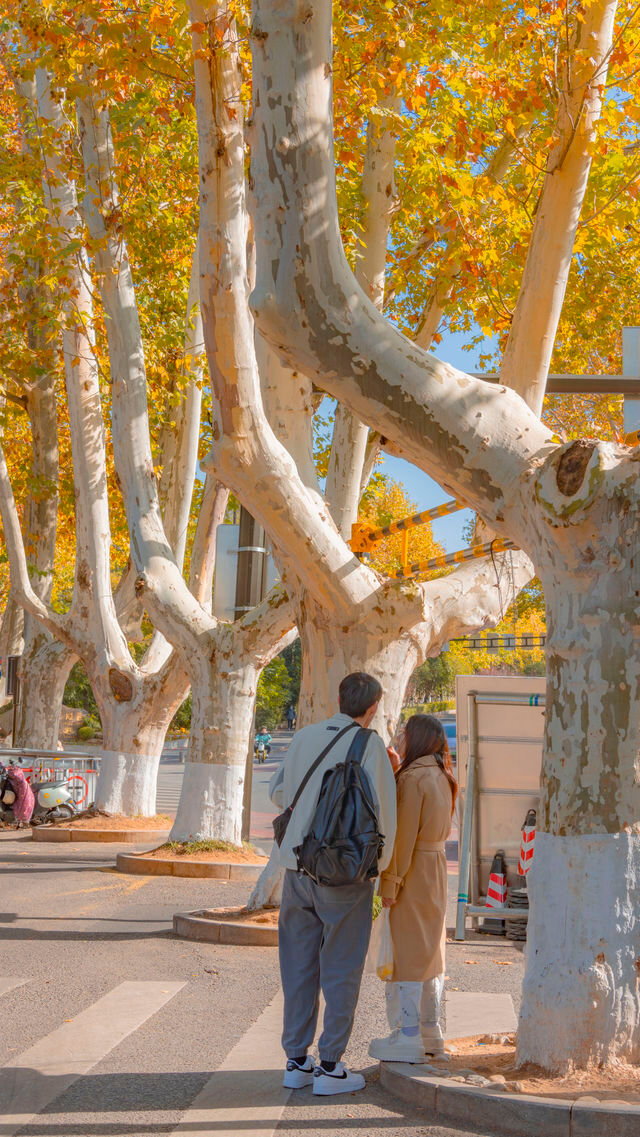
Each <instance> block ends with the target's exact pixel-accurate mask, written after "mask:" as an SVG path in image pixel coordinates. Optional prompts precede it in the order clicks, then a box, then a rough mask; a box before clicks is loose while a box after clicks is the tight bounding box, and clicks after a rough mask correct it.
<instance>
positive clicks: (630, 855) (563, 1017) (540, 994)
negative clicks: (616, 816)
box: [517, 833, 640, 1072]
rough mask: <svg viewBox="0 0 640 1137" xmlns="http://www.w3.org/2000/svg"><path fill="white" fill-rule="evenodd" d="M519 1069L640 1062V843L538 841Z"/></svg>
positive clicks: (628, 837) (531, 879)
mask: <svg viewBox="0 0 640 1137" xmlns="http://www.w3.org/2000/svg"><path fill="white" fill-rule="evenodd" d="M527 883H528V887H529V894H530V903H531V913H530V916H529V925H528V932H527V948H526V954H527V969H526V975H525V980H524V985H523V992H522V996H523V998H522V1010H521V1012H520V1025H519V1030H518V1053H517V1059H518V1062H519V1063H524V1062H535V1063H537V1065H539V1066H542V1067H544V1068H545V1069H549V1070H557V1071H559V1072H563V1071H566V1070H568V1069H570V1068H571V1066H572V1065H575V1066H578V1067H584V1066H587V1065H589V1064H590V1063H598V1064H601V1063H605V1064H606V1063H609V1062H613V1061H615V1060H616V1059H621V1060H625V1061H628V1062H638V1061H639V1060H640V992H639V985H640V937H639V916H638V913H640V836H638V835H635V834H628V833H616V834H598V835H595V836H578V837H554V836H551V835H550V834H548V833H537V834H536V850H535V857H534V859H533V864H532V868H531V871H530V872H529V875H528V877H527Z"/></svg>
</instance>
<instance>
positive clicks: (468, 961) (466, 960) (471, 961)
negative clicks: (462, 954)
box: [464, 959, 480, 963]
mask: <svg viewBox="0 0 640 1137" xmlns="http://www.w3.org/2000/svg"><path fill="white" fill-rule="evenodd" d="M464 962H465V963H480V960H479V959H465V961H464Z"/></svg>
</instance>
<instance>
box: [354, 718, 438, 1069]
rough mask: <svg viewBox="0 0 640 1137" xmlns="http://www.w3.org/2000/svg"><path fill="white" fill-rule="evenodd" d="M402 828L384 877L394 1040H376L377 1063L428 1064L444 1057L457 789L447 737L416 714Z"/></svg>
mask: <svg viewBox="0 0 640 1137" xmlns="http://www.w3.org/2000/svg"><path fill="white" fill-rule="evenodd" d="M397 749H398V755H399V757H400V758H401V759H402V761H401V764H400V767H399V769H398V771H397V774H396V787H397V795H398V828H397V832H396V841H395V846H394V850H393V856H392V858H391V863H390V864H389V866H388V868H387V869H386V870H385V872H384V873H383V874H382V876H381V878H380V895H381V896H382V903H383V906H384V907H385V908H389V909H390V913H389V917H390V925H391V939H392V942H393V975H392V978H391V981H390V982H388V983H387V984H386V989H385V991H386V999H387V1017H388V1019H389V1026H390V1027H391V1028H392V1029H391V1034H389V1035H388V1036H387V1037H386V1038H374V1039H373V1041H372V1042H371V1045H370V1047H369V1054H370V1055H371V1057H372V1058H379V1059H382V1060H383V1061H387V1062H424V1056H425V1051H426V1052H427V1053H428V1054H441V1053H443V1051H444V1040H443V1035H442V1031H441V1029H440V1023H439V1019H440V1001H441V999H442V990H443V987H444V945H445V935H446V932H445V917H446V910H447V860H446V856H445V849H444V845H445V841H446V839H447V837H448V836H449V833H450V831H451V817H452V814H453V810H454V807H455V801H456V795H457V792H458V783H457V782H456V779H455V778H454V776H453V771H452V768H451V757H450V755H449V748H448V746H447V739H446V736H445V733H444V730H443V728H442V724H441V723H440V721H439V720H438V719H436V718H434V717H433V715H413V716H412V718H410V719H408V720H407V723H406V726H405V728H404V730H403V731H402V733H401V735H400V738H399V740H398V748H397Z"/></svg>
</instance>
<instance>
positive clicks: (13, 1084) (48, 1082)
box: [0, 981, 185, 1137]
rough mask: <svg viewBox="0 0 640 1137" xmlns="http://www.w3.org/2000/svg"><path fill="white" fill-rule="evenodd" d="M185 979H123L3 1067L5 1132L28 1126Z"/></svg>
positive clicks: (0, 1128)
mask: <svg viewBox="0 0 640 1137" xmlns="http://www.w3.org/2000/svg"><path fill="white" fill-rule="evenodd" d="M184 986H185V984H184V983H169V982H165V983H156V982H143V981H140V982H127V983H120V984H119V985H118V986H117V987H114V989H113V990H112V991H109V993H108V995H104V996H103V998H102V999H98V1001H97V1002H96V1003H93V1004H92V1005H91V1006H90V1007H87V1009H86V1010H84V1011H81V1012H80V1013H79V1014H77V1015H76V1016H75V1018H74V1019H72V1020H71V1021H70V1022H66V1023H63V1024H62V1026H59V1027H58V1028H57V1030H54V1031H52V1032H51V1034H48V1035H47V1036H46V1037H45V1038H42V1039H40V1041H39V1042H36V1044H35V1046H32V1047H31V1048H30V1049H29V1050H25V1051H24V1053H23V1054H20V1055H19V1056H18V1057H17V1058H14V1059H12V1061H11V1062H8V1063H7V1065H6V1066H3V1067H2V1069H1V1070H0V1134H1V1135H2V1137H13V1135H14V1134H15V1133H17V1132H18V1130H19V1129H21V1128H22V1126H23V1125H26V1124H27V1122H29V1121H31V1119H32V1118H33V1117H35V1116H36V1114H38V1113H39V1112H40V1110H41V1109H44V1108H45V1106H47V1105H49V1103H50V1102H52V1101H53V1100H54V1099H55V1098H57V1097H59V1095H60V1094H61V1093H63V1092H64V1090H66V1089H67V1088H68V1086H70V1085H71V1084H72V1083H73V1082H75V1081H77V1079H78V1078H80V1077H81V1076H82V1075H83V1074H86V1073H87V1072H88V1071H89V1070H90V1069H91V1067H92V1066H95V1065H96V1063H97V1062H100V1061H101V1059H102V1058H104V1057H105V1055H106V1054H108V1053H109V1051H110V1050H113V1048H114V1046H117V1045H118V1044H119V1043H120V1042H122V1040H123V1039H124V1038H126V1037H127V1035H129V1034H131V1033H132V1032H133V1031H134V1030H137V1029H138V1027H140V1026H142V1024H143V1023H144V1022H146V1020H147V1019H148V1018H151V1016H152V1015H154V1014H156V1012H157V1011H159V1010H160V1009H161V1007H163V1006H164V1005H165V1003H168V1002H169V1000H170V999H172V998H173V997H174V995H177V993H178V991H180V990H181V989H182V988H183V987H184Z"/></svg>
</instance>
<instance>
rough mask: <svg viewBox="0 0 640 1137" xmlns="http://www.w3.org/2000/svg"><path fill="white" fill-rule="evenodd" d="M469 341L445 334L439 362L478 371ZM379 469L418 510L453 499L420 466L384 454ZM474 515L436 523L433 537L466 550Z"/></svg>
mask: <svg viewBox="0 0 640 1137" xmlns="http://www.w3.org/2000/svg"><path fill="white" fill-rule="evenodd" d="M468 340H469V333H468V332H457V333H450V332H444V334H443V337H442V342H441V343H440V344H439V345H438V347H437V350H436V351H435V352H434V355H437V357H438V359H445V360H446V361H447V363H451V364H452V365H453V366H454V367H459V368H460V370H461V371H478V370H479V369H480V365H479V362H478V356H479V354H480V351H479V350H478V351H477V352H475V353H474V352H473V351H471V352H468V351H463V350H462V346H463V344H464V343H467V342H468ZM483 348H484V351H486V350H487V348H486V344H485V345H483ZM379 469H380V471H381V472H382V473H385V474H389V476H390V477H392V478H394V479H395V481H398V482H402V483H403V485H404V486H405V487H406V489H407V492H408V494H409V496H410V497H411V498H413V500H414V501H415V503H416V505H417V507H418V509H431V508H432V507H433V506H434V505H441V503H442V502H443V501H448V500H449V498H450V496H451V495H450V494H448V493H445V491H444V490H443V489H442V488H441V487H440V486H439V485H438V483H437V482H434V481H433V479H432V478H430V477H429V476H428V475H427V474H425V473H424V472H423V471H422V470H419V469H418V468H417V466H412V465H411V463H410V462H405V461H404V460H403V459H402V458H391V457H390V456H389V455H385V457H384V459H383V461H382V463H381V465H380V466H379ZM471 516H472V513H471V510H469V509H461V510H460V512H459V513H452V514H450V516H449V517H441V518H439V519H438V520H437V521H434V522H433V535H434V537H435V539H436V540H437V541H440V542H441V543H442V544H443V545H444V548H445V549H446V551H447V552H448V553H450V552H453V551H454V550H455V549H461V548H463V546H464V544H465V542H464V541H463V539H462V529H463V527H464V526H465V525H466V523H467V522H468V520H469V518H470V517H471Z"/></svg>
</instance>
